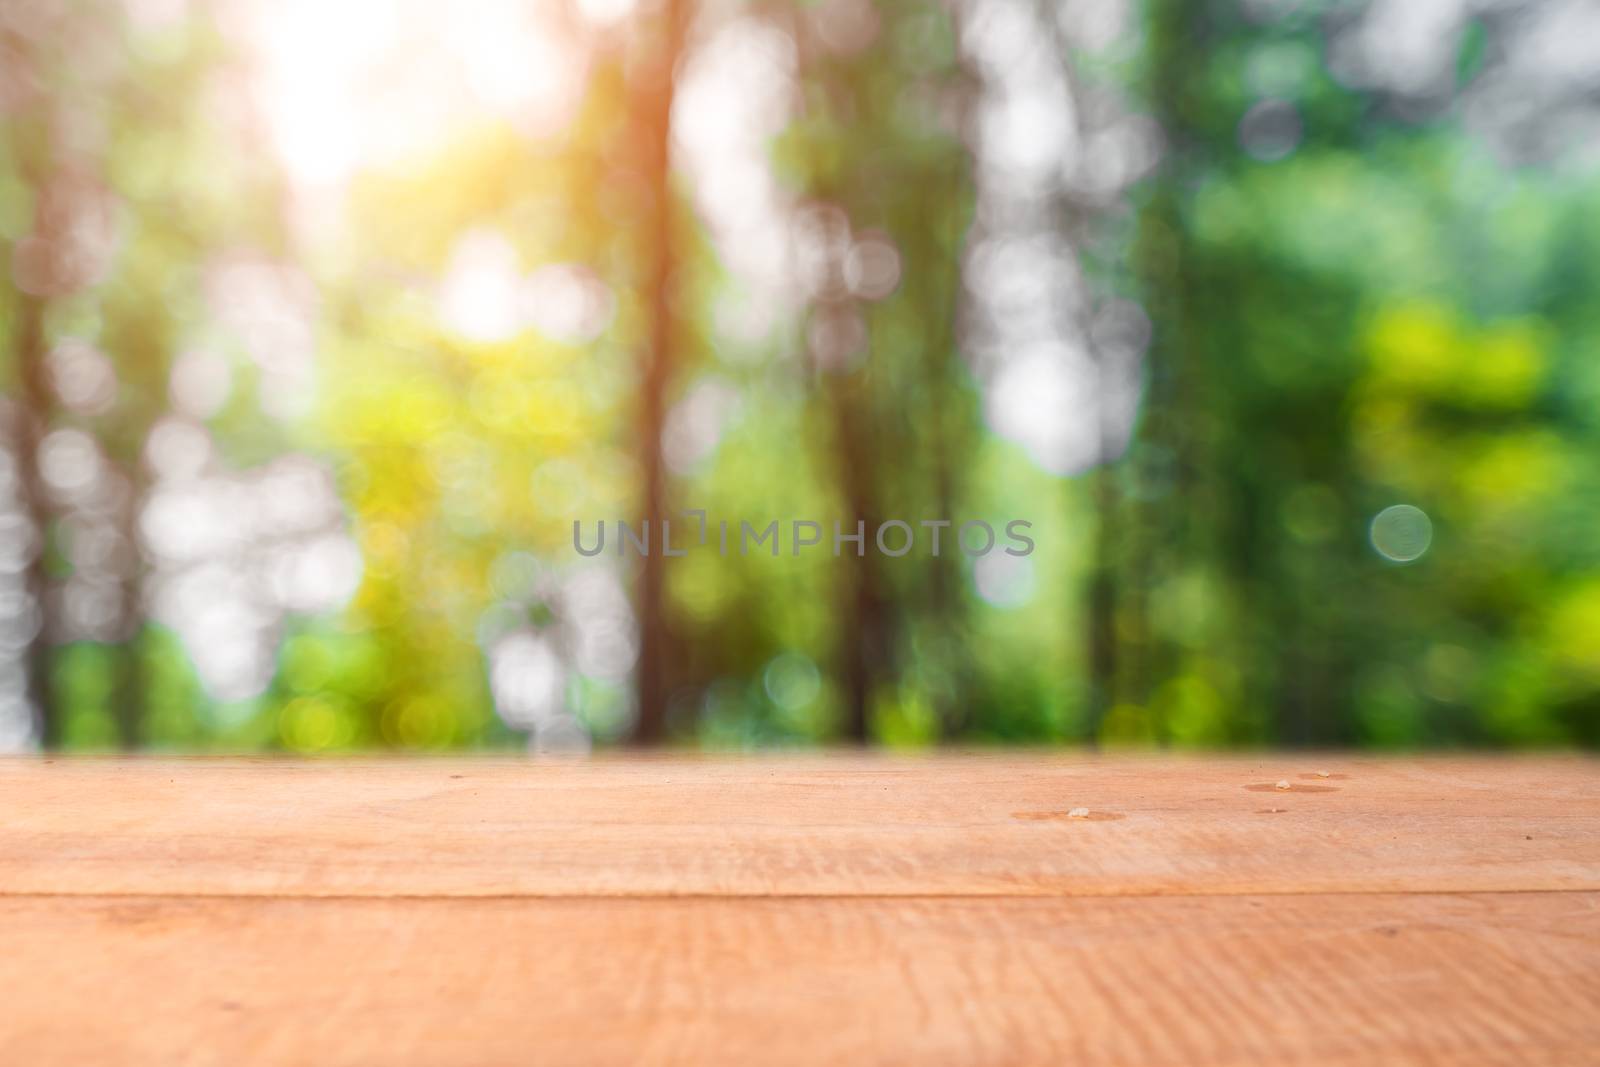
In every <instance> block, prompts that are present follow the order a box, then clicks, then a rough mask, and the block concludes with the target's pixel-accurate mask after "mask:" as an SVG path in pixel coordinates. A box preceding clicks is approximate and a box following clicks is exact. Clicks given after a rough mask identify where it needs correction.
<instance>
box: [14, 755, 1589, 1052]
mask: <svg viewBox="0 0 1600 1067" xmlns="http://www.w3.org/2000/svg"><path fill="white" fill-rule="evenodd" d="M1318 772H1325V774H1319V773H1318ZM1279 782H1286V783H1287V784H1288V786H1289V788H1287V789H1280V788H1278V783H1279ZM1075 808H1087V809H1089V814H1088V816H1087V817H1070V816H1069V815H1068V813H1069V812H1070V811H1072V809H1075ZM77 1062H82V1063H105V1064H118V1065H142V1064H159V1065H162V1067H171V1065H180V1064H218V1065H229V1067H235V1065H246V1064H307V1065H317V1067H329V1065H343V1064H379V1065H384V1067H393V1065H402V1064H430V1065H431V1064H439V1065H446V1064H452V1065H453V1064H527V1063H540V1064H557V1063H574V1064H644V1063H688V1064H717V1063H730V1064H788V1063H797V1064H798V1063H806V1064H811V1063H827V1064H832V1063H843V1064H880V1063H881V1064H907V1063H924V1062H925V1063H940V1064H1047V1065H1054V1064H1072V1065H1094V1064H1130V1065H1133V1064H1137V1065H1161V1064H1172V1065H1184V1067H1189V1065H1198V1064H1257V1063H1259V1064H1271V1065H1274V1067H1283V1065H1287V1064H1308V1065H1309V1064H1317V1065H1330V1064H1371V1063H1417V1064H1502V1063H1503V1064H1517V1065H1519V1067H1520V1065H1523V1064H1532V1063H1538V1064H1561V1063H1571V1064H1580V1063H1582V1064H1594V1063H1597V1062H1600V761H1596V760H1594V759H1590V758H1581V757H1569V758H1537V759H1528V758H1500V759H1493V758H1486V759H1457V758H1450V759H1439V758H1421V759H1413V758H1407V759H1369V758H1351V757H1344V756H1316V755H1309V756H1308V755H1302V754H1263V755H1255V756H1251V757H1239V758H1204V759H1178V758H1153V757H1142V758H1141V757H1134V758H1100V759H1097V758H1093V757H1090V756H1086V755H1083V754H1081V753H1064V754H1060V753H1049V754H1045V753H1041V754H1036V755H1035V754H1027V755H1022V754H972V755H961V756H930V757H908V758H890V757H884V756H864V755H862V756H794V757H777V758H772V757H760V758H706V759H685V758H633V759H627V758H602V759H596V760H592V761H581V762H580V761H565V760H554V761H518V760H508V759H448V760H446V759H426V760H410V761H401V760H359V761H344V762H334V761H318V762H294V761H286V760H262V759H230V760H221V759H137V760H114V759H84V760H80V759H53V760H51V759H26V758H24V759H12V760H0V1064H18V1065H23V1064H27V1065H35V1064H62V1063H77Z"/></svg>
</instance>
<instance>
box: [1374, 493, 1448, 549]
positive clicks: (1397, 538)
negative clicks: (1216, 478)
mask: <svg viewBox="0 0 1600 1067" xmlns="http://www.w3.org/2000/svg"><path fill="white" fill-rule="evenodd" d="M1370 536H1371V538H1372V547H1373V548H1374V549H1375V550H1377V553H1378V555H1380V556H1382V557H1383V558H1384V559H1387V560H1391V561H1393V562H1395V563H1410V562H1412V561H1413V560H1417V559H1420V558H1421V557H1422V554H1423V553H1425V552H1427V551H1428V546H1429V545H1430V544H1432V543H1433V522H1432V521H1431V520H1430V519H1429V518H1428V516H1427V513H1426V512H1424V511H1423V510H1422V509H1421V508H1417V507H1412V506H1411V505H1410V504H1395V505H1393V506H1391V507H1387V508H1384V509H1383V510H1382V511H1380V512H1378V514H1377V515H1375V516H1374V517H1373V519H1372V527H1371V530H1370Z"/></svg>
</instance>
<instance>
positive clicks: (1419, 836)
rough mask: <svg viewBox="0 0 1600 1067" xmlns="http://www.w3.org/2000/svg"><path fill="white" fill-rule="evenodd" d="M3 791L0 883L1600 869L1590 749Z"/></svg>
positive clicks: (1000, 888) (1003, 760)
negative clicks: (1533, 755) (1532, 754)
mask: <svg viewBox="0 0 1600 1067" xmlns="http://www.w3.org/2000/svg"><path fill="white" fill-rule="evenodd" d="M1317 770H1328V771H1329V772H1330V773H1331V774H1333V775H1337V776H1338V777H1330V778H1327V779H1322V778H1317V777H1316V774H1315V772H1316V771H1317ZM1280 780H1288V781H1290V782H1291V785H1292V786H1293V788H1291V789H1290V790H1288V791H1280V790H1277V789H1275V788H1273V786H1274V783H1276V782H1277V781H1280ZM1075 807H1088V808H1090V809H1091V810H1092V811H1093V812H1094V813H1095V816H1094V817H1093V818H1090V819H1085V820H1078V819H1067V818H1065V815H1066V813H1067V812H1068V811H1069V810H1070V809H1072V808H1075ZM1278 809H1281V810H1278ZM0 812H4V813H5V815H4V818H3V819H0V893H101V894H104V893H151V894H173V893H211V894H267V895H274V894H292V895H336V896H338V895H378V896H383V895H396V894H399V895H468V896H474V895H476V896H497V895H551V896H561V895H575V896H617V895H621V896H637V895H708V894H709V895H716V894H728V895H741V896H763V895H800V896H811V895H819V894H823V895H894V894H917V895H929V894H963V895H985V894H988V895H1002V896H1015V895H1026V894H1034V895H1044V896H1060V895H1064V894H1070V895H1086V896H1099V895H1116V894H1151V893H1167V894H1174V893H1246V892H1351V891H1373V890H1385V891H1407V890H1432V891H1441V890H1444V891H1465V890H1474V891H1489V890H1500V891H1511V890H1525V889H1563V888H1565V889H1593V888H1600V764H1597V762H1596V761H1594V760H1587V759H1580V758H1572V759H1559V760H1548V759H1546V760H1481V759H1480V760H1407V761H1382V760H1349V759H1332V758H1322V757H1316V756H1311V757H1295V756H1272V757H1263V758H1260V759H1205V760H1200V759H1194V760H1182V759H1160V760H1158V759H1132V760H1128V759H1120V760H1095V759H1091V758H1087V757H1084V756H1081V755H1077V756H1072V755H1040V756H1000V755H975V756H968V757H949V758H934V759H916V760H894V759H886V758H881V757H879V758H874V757H831V758H829V757H796V758H790V759H777V760H773V759H762V760H756V761H747V760H740V759H704V760H621V759H610V760H596V761H591V762H567V761H551V762H528V761H510V760H499V761H462V760H437V761H435V760H426V761H416V762H398V761H365V762H332V761H328V762H311V763H307V762H291V761H271V760H239V761H219V760H152V761H144V760H134V761H125V760H109V759H108V760H91V761H76V760H55V761H53V762H49V763H46V762H43V761H10V762H5V761H0Z"/></svg>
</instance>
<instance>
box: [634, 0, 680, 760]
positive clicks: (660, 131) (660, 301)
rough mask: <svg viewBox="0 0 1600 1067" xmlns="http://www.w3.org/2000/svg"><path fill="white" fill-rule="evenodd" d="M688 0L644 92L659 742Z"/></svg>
mask: <svg viewBox="0 0 1600 1067" xmlns="http://www.w3.org/2000/svg"><path fill="white" fill-rule="evenodd" d="M687 6H688V0H664V3H663V9H662V16H661V17H662V35H661V45H660V52H659V54H658V57H657V64H656V68H655V70H654V75H655V79H654V80H655V84H653V85H651V86H650V87H649V92H648V93H647V94H646V95H645V98H644V99H645V109H646V120H645V123H644V134H645V138H646V141H645V167H646V174H647V178H648V181H649V183H650V189H651V193H652V195H651V201H650V204H651V211H652V217H651V218H650V220H649V224H648V229H649V231H650V244H649V253H648V254H649V255H650V256H651V260H650V268H649V275H648V277H647V280H646V284H647V285H648V286H649V289H650V293H649V301H650V302H649V324H648V331H649V332H648V336H647V337H646V340H645V348H644V352H643V355H642V359H641V366H640V392H639V423H638V431H639V439H638V446H637V447H638V456H639V469H640V472H641V474H642V476H643V479H644V487H643V488H644V492H643V500H642V506H641V508H640V517H641V518H642V519H643V520H645V521H648V522H649V523H650V530H651V533H652V534H654V536H655V537H656V540H657V544H656V545H655V549H656V550H655V551H646V553H645V555H644V559H643V560H642V561H641V563H642V567H641V570H640V573H639V584H638V610H639V664H638V670H637V675H636V681H637V686H638V689H637V695H638V708H639V718H638V721H637V722H636V724H635V726H634V733H633V741H634V743H635V744H639V745H657V744H660V743H661V742H662V740H663V739H664V738H665V736H666V727H667V695H668V694H667V685H668V678H667V655H668V653H667V649H668V641H669V633H668V628H667V622H666V617H665V616H666V604H665V601H666V597H665V592H666V590H665V585H666V582H665V579H666V575H665V571H664V567H665V563H666V560H665V559H664V558H663V555H662V549H664V547H665V546H664V545H663V544H661V543H660V541H661V528H662V527H661V524H662V520H663V519H664V518H666V516H667V484H666V482H667V473H666V467H665V463H664V461H663V457H662V454H661V432H662V430H663V429H664V427H665V423H666V404H667V388H668V386H669V385H670V383H671V380H672V375H673V371H674V369H675V363H676V358H675V357H676V353H675V351H674V347H675V341H676V337H675V332H676V323H675V321H674V312H673V292H672V287H673V281H674V274H675V273H676V271H677V268H678V260H679V252H678V247H677V240H676V227H675V218H674V215H675V212H674V210H673V204H674V196H673V189H672V104H673V98H674V91H675V79H674V75H675V73H676V67H677V64H678V59H679V57H680V56H681V55H682V52H683V41H684V34H685V30H686V27H687V20H688V10H687Z"/></svg>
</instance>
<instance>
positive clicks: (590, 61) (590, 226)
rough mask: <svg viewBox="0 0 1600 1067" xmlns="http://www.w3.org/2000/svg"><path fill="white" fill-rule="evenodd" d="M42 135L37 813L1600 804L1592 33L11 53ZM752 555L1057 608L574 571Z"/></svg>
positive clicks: (47, 25) (283, 2) (376, 36)
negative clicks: (72, 802) (181, 768)
mask: <svg viewBox="0 0 1600 1067" xmlns="http://www.w3.org/2000/svg"><path fill="white" fill-rule="evenodd" d="M0 122H3V131H0V132H3V136H0V244H3V250H4V275H3V279H4V285H3V286H0V338H3V345H4V360H5V362H4V366H3V375H4V377H3V388H4V399H3V408H0V432H3V438H4V442H5V450H4V452H3V453H0V750H9V751H18V750H22V751H25V750H30V749H33V748H36V747H39V746H46V747H57V746H59V747H64V748H68V749H91V750H92V749H113V748H119V747H129V748H132V747H145V748H152V749H167V750H172V749H180V750H199V751H205V750H240V749H267V750H273V749H281V750H288V751H295V752H308V753H309V752H327V751H332V752H336V751H341V750H350V749H365V748H394V749H409V750H433V749H443V748H460V747H469V748H509V747H532V748H535V749H537V750H569V749H579V750H581V749H584V748H587V747H588V746H590V745H603V744H612V743H621V742H627V741H630V740H632V741H639V742H645V743H649V742H663V741H664V742H669V743H677V744H694V745H704V746H707V747H717V748H742V747H757V746H772V745H796V744H810V743H821V742H839V741H851V740H857V741H859V740H865V741H871V742H877V743H883V744H889V745H919V744H930V743H939V742H953V743H986V742H1006V743H1051V742H1065V743H1084V742H1091V743H1100V744H1107V745H1112V744H1145V745H1178V746H1201V747H1228V746H1250V745H1262V744H1317V745H1329V744H1337V745H1347V744H1349V745H1370V746H1419V745H1504V746H1514V745H1589V746H1593V745H1597V744H1600V181H1597V174H1600V7H1597V6H1596V5H1594V4H1593V3H1591V2H1588V0H1370V2H1357V0H1148V2H1145V3H1142V4H1141V3H1137V2H1130V0H813V2H805V0H747V2H736V0H461V2H455V3H449V4H445V3H438V2H435V0H338V2H336V3H330V2H325V0H194V2H188V0H0ZM688 509H704V510H705V511H706V512H707V513H708V514H709V516H710V518H711V521H712V523H713V524H714V523H715V522H716V521H717V520H718V519H719V518H725V519H729V520H732V521H733V522H734V523H735V524H736V523H737V521H738V520H740V519H748V520H750V521H752V522H759V523H761V524H764V523H765V522H766V521H768V520H769V519H774V518H777V519H783V520H786V521H787V520H790V519H793V518H807V519H815V520H818V521H820V522H822V523H823V524H824V525H825V526H831V523H830V520H832V519H835V518H837V519H841V520H843V521H844V523H845V525H846V526H848V527H853V525H854V520H856V519H865V520H867V521H868V522H869V528H870V527H871V526H873V525H875V524H876V523H877V522H878V521H882V520H883V519H886V518H891V517H893V518H904V519H907V520H910V521H912V522H915V521H916V520H919V519H922V518H935V517H943V518H951V519H953V520H955V521H956V522H957V523H960V522H961V521H963V520H966V519H973V518H981V519H986V520H988V521H990V522H991V523H993V524H994V525H995V526H996V527H997V528H1002V527H1003V525H1004V523H1005V522H1006V521H1008V520H1010V519H1014V518H1020V519H1027V520H1029V521H1031V522H1032V523H1033V524H1034V525H1033V530H1032V534H1033V536H1034V538H1035V540H1036V541H1037V545H1038V548H1037V551H1035V552H1034V553H1033V554H1031V555H1029V556H1026V557H1014V556H1008V555H1006V554H1004V553H1000V552H995V553H991V554H989V555H985V556H981V557H976V558H973V557H967V556H965V555H962V554H960V553H949V552H947V553H945V554H943V555H941V556H940V557H938V558H934V557H932V556H931V555H929V554H927V553H926V552H921V551H918V552H913V553H912V554H910V555H907V556H905V557H903V558H888V557H885V556H883V555H880V554H876V553H871V552H869V553H868V554H867V555H866V556H864V557H860V558H857V557H854V556H849V555H846V556H845V557H844V558H842V559H835V558H833V557H832V556H831V554H829V553H828V552H825V551H823V552H816V553H814V554H810V555H805V556H801V557H798V558H797V557H792V556H790V555H789V554H788V553H787V552H785V554H784V555H782V556H781V557H779V558H776V559H774V558H771V557H769V556H765V555H751V556H750V557H748V558H742V557H740V556H738V555H737V554H736V553H735V554H733V555H731V556H730V557H728V558H722V557H719V555H718V554H717V553H716V552H715V551H699V552H690V553H689V554H688V555H686V556H685V557H683V558H678V559H661V558H659V557H653V558H651V559H649V560H640V559H637V558H627V559H619V558H618V557H617V556H615V555H614V554H613V553H612V552H610V551H608V552H607V553H605V554H604V555H602V556H599V557H596V558H594V559H587V558H584V557H582V556H580V555H579V554H578V553H577V552H575V551H574V548H573V544H572V523H573V520H574V519H582V520H583V521H584V522H585V524H586V527H587V528H588V529H589V530H592V529H593V524H594V523H595V522H596V521H598V520H601V519H605V520H608V521H614V520H616V519H618V518H630V519H637V518H638V517H640V516H656V517H658V518H659V517H663V516H665V517H670V518H673V519H674V521H675V522H676V520H677V519H678V518H679V517H681V516H684V514H685V512H686V511H687V510H688ZM692 523H693V520H692V519H690V518H684V521H683V526H684V528H686V529H688V528H692Z"/></svg>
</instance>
